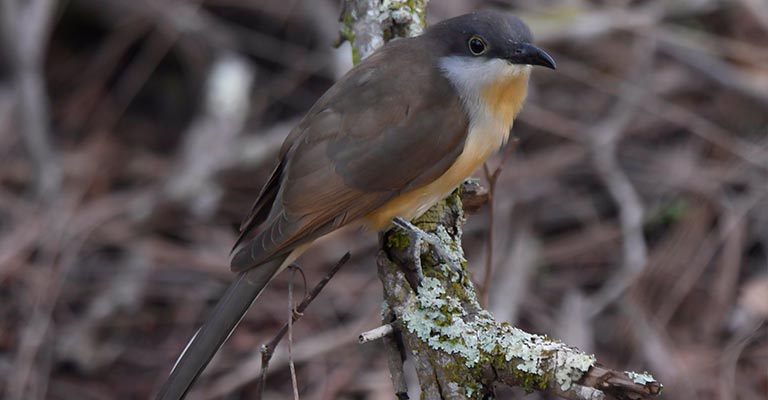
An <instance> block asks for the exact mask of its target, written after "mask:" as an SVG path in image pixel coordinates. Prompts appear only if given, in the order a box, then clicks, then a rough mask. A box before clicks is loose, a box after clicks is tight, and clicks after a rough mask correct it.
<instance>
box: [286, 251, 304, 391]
mask: <svg viewBox="0 0 768 400" xmlns="http://www.w3.org/2000/svg"><path fill="white" fill-rule="evenodd" d="M297 269H299V267H297V266H295V265H292V266H291V279H290V281H288V367H289V368H290V370H291V385H292V386H293V400H299V383H298V380H297V379H296V365H295V364H294V363H293V314H294V309H293V278H295V277H296V270H297ZM302 275H303V273H302Z"/></svg>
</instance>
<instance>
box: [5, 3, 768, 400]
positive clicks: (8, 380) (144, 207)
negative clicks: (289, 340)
mask: <svg viewBox="0 0 768 400" xmlns="http://www.w3.org/2000/svg"><path fill="white" fill-rule="evenodd" d="M433 3H434V4H432V5H431V15H430V18H432V19H441V18H444V17H447V16H451V15H456V14H459V13H462V12H465V11H468V10H471V9H475V8H479V7H504V8H508V7H510V6H512V7H513V10H514V11H515V12H516V13H518V14H521V15H523V16H525V17H526V20H527V21H529V22H530V24H531V26H532V28H533V30H534V32H535V33H536V34H537V36H538V43H539V44H540V45H541V46H542V47H544V48H546V49H547V50H549V51H550V52H551V54H552V55H553V56H554V57H555V59H557V61H558V65H559V68H558V70H557V71H556V72H548V71H537V73H536V74H535V76H534V78H533V83H532V93H531V95H530V100H529V102H528V105H527V107H526V108H525V110H524V112H523V113H522V115H521V116H520V119H519V121H518V122H517V124H516V126H515V127H514V130H513V132H514V134H515V135H516V136H517V137H518V138H519V144H518V148H517V149H516V150H515V153H514V154H513V155H512V157H511V158H510V159H509V160H508V161H507V162H506V163H505V165H504V170H503V172H502V174H501V176H500V178H499V180H498V183H497V185H496V194H495V209H494V216H495V223H494V227H495V229H494V230H495V232H494V235H493V236H492V237H493V239H494V249H495V250H494V254H493V260H494V265H493V274H494V275H493V277H492V279H489V281H490V282H492V288H491V290H490V293H489V307H490V309H491V310H492V311H493V313H494V315H495V316H496V318H497V319H499V320H508V321H511V322H513V323H515V324H517V325H518V326H520V327H522V328H524V329H526V330H529V331H532V332H539V333H548V334H549V335H550V336H553V337H556V338H559V339H562V340H563V341H565V342H567V343H569V344H571V345H576V346H579V347H580V348H581V349H583V350H586V351H590V352H594V353H595V354H596V355H597V356H598V358H599V359H600V360H601V361H602V362H603V363H605V364H606V365H609V366H611V367H615V368H617V369H628V370H641V371H642V370H648V371H650V372H652V373H653V374H654V375H655V376H656V377H657V378H658V379H659V380H660V381H661V382H663V383H665V385H666V388H665V395H664V397H665V398H669V399H722V400H728V399H745V400H765V399H766V398H767V397H768V331H767V329H766V325H765V324H764V321H765V319H766V318H768V198H767V195H766V192H768V3H765V2H764V1H761V0H731V1H726V0H697V1H693V0H690V1H683V0H680V1H665V0H645V1H629V0H622V1H612V2H608V1H602V0H592V1H588V0H572V1H562V2H560V1H534V0H520V1H509V2H505V1H488V2H482V1H458V0H454V1H443V0H436V1H434V2H433ZM0 4H2V5H3V7H2V8H0V28H2V29H0V35H2V38H3V39H4V40H3V41H2V42H0V44H2V45H3V47H2V50H3V57H2V58H0V155H1V157H2V164H1V165H2V168H0V299H1V301H0V324H1V326H2V327H3V329H2V330H0V377H2V379H0V393H2V394H3V396H4V398H7V399H14V400H22V399H23V400H27V399H43V398H46V399H110V398H120V399H130V398H146V397H147V396H148V395H149V394H150V393H152V392H153V391H154V390H157V387H158V385H159V384H160V383H161V382H162V380H163V379H164V377H165V374H166V373H167V371H168V369H169V367H170V365H171V364H172V362H173V360H174V359H175V357H176V355H177V354H178V352H179V351H180V350H181V348H182V347H183V346H184V344H185V343H186V341H187V339H188V338H189V337H190V335H191V334H192V333H193V332H194V329H195V328H196V327H197V326H198V325H199V324H200V322H201V321H202V319H203V318H204V317H205V315H206V311H207V310H208V309H209V306H210V305H211V304H212V303H213V302H214V301H215V300H216V299H217V298H218V296H219V294H220V293H221V292H222V291H223V289H224V287H225V286H226V284H227V282H228V280H229V279H230V278H231V275H230V273H229V271H228V269H227V266H226V264H227V254H228V251H229V248H230V246H231V245H232V243H233V241H234V237H235V232H236V226H237V225H238V223H239V221H240V218H242V217H243V216H244V215H245V214H246V212H247V210H248V208H249V207H250V202H251V201H252V199H253V198H254V197H255V195H256V194H257V192H258V190H259V188H260V185H261V183H262V182H263V181H264V179H265V178H266V174H267V173H268V170H269V169H270V168H271V167H272V163H273V160H274V154H275V152H276V149H277V148H278V147H279V145H280V143H281V140H282V138H283V137H284V136H285V135H286V134H287V132H288V130H289V129H290V128H291V127H292V125H293V124H295V122H296V120H297V118H299V117H300V116H301V115H302V113H303V112H304V111H305V110H307V109H308V107H310V106H311V104H312V103H313V101H314V100H315V99H316V98H317V97H318V96H319V95H320V94H322V92H323V90H324V89H325V88H327V87H328V86H329V85H331V83H332V82H333V80H334V79H335V78H337V77H338V76H340V74H341V73H343V71H344V70H346V69H347V68H348V67H349V63H350V61H349V58H350V57H349V54H348V53H349V50H348V49H347V48H344V47H342V48H341V49H339V50H334V49H332V47H331V44H332V43H333V42H334V41H336V39H337V37H338V33H337V28H338V25H337V21H336V18H337V16H338V10H337V4H336V2H335V1H330V0H328V1H325V0H322V1H321V0H295V1H290V0H281V1H278V0H268V1H263V0H259V1H247V0H209V1H193V0H190V1H183V0H178V1H174V2H169V1H149V0H137V1H120V0H71V1H67V2H61V3H60V4H59V3H57V2H54V1H49V0H30V1H17V0H0ZM49 31H50V32H49ZM38 89H42V90H38ZM435 134H439V132H436V133H435ZM499 159H500V158H497V159H496V160H494V162H496V163H498V160H499ZM394 161H395V160H393V162H394ZM493 168H495V164H493V165H492V169H493ZM478 176H479V177H481V176H482V173H479V175H478ZM488 226H489V222H488V207H487V206H486V207H485V208H483V209H481V210H480V211H479V212H478V213H477V214H475V215H473V216H471V217H470V219H469V222H468V225H467V227H466V232H465V247H466V251H467V253H468V256H469V259H470V264H471V265H472V270H473V274H474V275H473V279H474V281H475V282H477V283H481V282H483V281H484V280H483V273H484V270H485V269H484V260H485V249H486V248H487V247H486V242H487V240H488V237H489V235H488ZM375 244H376V238H375V235H374V234H371V233H364V234H360V233H359V232H346V233H340V234H337V235H335V236H334V237H333V238H331V239H330V240H327V241H325V242H324V243H322V245H321V246H318V248H317V249H315V250H314V251H313V252H312V253H311V254H310V255H309V256H308V257H305V258H304V260H303V261H302V262H301V263H300V264H301V266H302V267H303V270H304V271H305V273H306V275H307V280H308V282H309V283H308V285H310V286H311V285H313V284H314V282H316V281H317V280H318V279H319V278H320V277H321V276H322V275H324V273H325V272H326V271H327V269H328V268H330V267H331V266H332V265H333V263H334V262H335V261H336V260H337V259H338V258H339V257H341V256H342V255H343V254H344V252H346V251H347V250H348V249H349V250H352V252H353V258H352V260H351V261H350V262H349V264H348V265H346V266H345V267H344V268H343V269H342V271H341V272H340V273H339V274H338V275H337V276H336V277H335V278H334V280H333V281H331V283H330V284H329V285H328V286H327V287H326V288H325V290H324V291H323V293H321V294H320V296H319V297H318V298H317V300H315V302H314V303H313V304H312V305H311V306H310V307H309V309H308V310H307V312H306V315H305V316H304V317H303V318H302V320H301V321H300V322H299V323H298V324H297V325H296V326H295V327H294V329H295V331H294V333H293V336H294V346H293V358H294V360H295V362H296V368H297V374H298V382H299V388H300V392H301V396H302V398H303V399H335V398H346V399H363V398H365V399H389V398H391V397H392V383H391V382H390V380H389V376H388V369H387V365H386V355H385V354H384V352H383V349H382V348H381V346H380V344H379V343H371V344H366V345H358V344H356V339H357V335H358V334H359V333H360V332H362V331H365V330H367V329H370V328H373V327H375V326H376V325H378V324H379V318H380V317H379V312H380V305H381V298H382V297H381V288H380V283H379V282H378V280H377V278H376V273H375V269H374V259H373V252H374V250H375ZM289 275H290V274H284V276H282V277H281V278H280V279H279V280H278V281H277V282H275V283H274V284H273V285H272V287H271V288H270V289H269V290H268V291H267V293H266V294H265V295H263V296H262V297H261V299H260V301H259V302H258V303H257V305H256V306H255V307H254V308H253V310H252V312H251V313H249V315H248V316H247V317H246V319H245V320H244V321H243V323H242V324H241V326H240V328H239V329H238V330H237V331H236V332H235V334H234V335H233V336H232V338H231V339H230V340H229V342H228V343H227V344H226V345H225V346H224V348H223V349H222V351H221V354H220V356H219V357H217V359H215V360H214V363H213V364H212V365H211V367H210V368H209V371H208V373H207V374H206V375H205V376H204V377H203V379H202V380H201V381H200V382H199V384H198V386H197V391H196V392H194V395H195V396H197V397H196V398H222V397H226V398H231V399H237V398H253V395H254V394H255V393H256V392H257V390H258V388H257V385H256V384H255V383H254V382H256V381H257V380H258V379H257V378H258V375H259V364H260V359H259V353H258V347H259V345H260V344H262V343H264V342H266V341H267V340H269V339H270V338H271V337H272V335H274V333H275V332H276V330H277V329H279V327H280V326H281V325H282V323H283V322H284V321H285V320H286V318H287V281H288V277H289ZM297 284H299V286H298V289H297V292H299V293H297V296H298V295H300V294H301V293H300V292H301V290H302V289H301V284H302V283H301V282H300V281H299V282H297ZM287 365H288V364H287V357H286V353H285V351H284V350H283V349H282V348H280V349H278V352H277V353H276V355H275V358H274V359H273V361H272V364H271V367H270V370H271V375H270V377H269V381H268V387H267V388H266V398H268V399H282V398H286V399H287V398H291V396H292V395H291V389H290V378H289V372H288V368H287ZM411 386H412V387H416V386H417V385H413V384H412V385H411ZM499 396H500V398H510V397H511V394H510V393H508V392H500V393H499ZM536 396H537V395H536V394H533V395H530V397H528V398H531V399H535V398H536Z"/></svg>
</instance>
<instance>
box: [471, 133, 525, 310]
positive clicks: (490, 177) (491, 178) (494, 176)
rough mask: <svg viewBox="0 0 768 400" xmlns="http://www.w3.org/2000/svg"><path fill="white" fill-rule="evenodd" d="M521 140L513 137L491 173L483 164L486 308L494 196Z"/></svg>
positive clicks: (483, 296) (482, 299) (482, 298)
mask: <svg viewBox="0 0 768 400" xmlns="http://www.w3.org/2000/svg"><path fill="white" fill-rule="evenodd" d="M519 145H520V139H519V138H517V137H513V138H512V139H511V143H510V144H509V145H508V146H507V148H506V150H505V151H504V154H503V155H502V156H501V162H500V163H499V165H498V166H497V167H496V169H495V170H494V171H493V173H491V171H490V169H489V168H488V163H485V164H483V172H484V173H485V179H486V180H487V181H488V240H487V241H486V249H485V275H484V276H483V284H482V285H481V286H480V303H481V304H482V305H483V306H484V307H487V306H488V294H489V293H490V287H489V286H490V285H491V276H492V275H493V240H494V235H493V232H494V227H495V226H496V224H495V222H494V221H495V220H496V217H495V215H494V211H495V207H494V201H493V195H494V193H496V183H497V182H498V180H499V176H501V171H503V170H504V164H506V163H507V161H508V160H509V158H510V157H511V156H512V153H514V151H515V150H516V149H517V148H518V147H519Z"/></svg>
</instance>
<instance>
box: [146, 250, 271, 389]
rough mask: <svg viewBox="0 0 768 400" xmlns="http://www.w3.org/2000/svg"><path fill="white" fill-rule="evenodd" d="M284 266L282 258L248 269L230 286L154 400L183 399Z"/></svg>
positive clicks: (190, 342) (188, 345)
mask: <svg viewBox="0 0 768 400" xmlns="http://www.w3.org/2000/svg"><path fill="white" fill-rule="evenodd" d="M283 264H284V258H283V257H280V258H279V259H277V260H273V261H270V262H269V263H267V264H263V265H259V266H258V267H256V268H251V269H249V270H247V271H244V272H242V273H240V275H238V277H237V279H236V280H235V281H234V282H232V284H231V285H229V288H228V289H227V291H226V292H225V293H224V296H223V297H222V298H221V300H219V303H218V304H216V308H215V309H214V310H213V312H212V315H211V316H210V317H209V319H208V321H206V322H205V324H203V326H202V327H201V328H200V329H199V330H198V331H197V333H196V334H195V336H193V337H192V340H190V341H189V344H187V347H186V348H185V349H184V352H183V353H182V354H181V356H180V357H179V359H178V360H177V361H176V365H175V366H174V367H173V370H172V371H171V375H170V376H169V377H168V380H167V381H165V384H164V385H163V387H162V388H161V389H160V393H159V394H158V395H157V397H156V399H157V400H179V399H183V398H184V396H185V395H186V394H187V391H188V390H189V388H190V387H191V386H192V384H193V383H194V382H195V379H197V377H198V375H200V373H201V372H202V371H203V369H205V367H206V365H208V362H209V361H211V358H212V357H213V355H214V354H216V352H217V351H218V350H219V347H221V345H222V344H223V343H224V341H226V340H227V338H229V335H230V334H231V333H232V330H234V329H235V327H236V326H237V324H238V323H239V322H240V320H241V319H242V318H243V315H245V312H246V311H248V308H249V307H250V306H251V304H252V303H253V301H254V300H256V298H257V297H258V296H259V294H261V292H262V291H263V290H264V287H266V286H267V284H268V283H269V281H271V280H272V278H273V277H274V276H275V275H277V273H278V272H279V271H280V269H281V268H280V267H281V266H282V265H283Z"/></svg>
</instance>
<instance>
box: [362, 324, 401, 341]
mask: <svg viewBox="0 0 768 400" xmlns="http://www.w3.org/2000/svg"><path fill="white" fill-rule="evenodd" d="M394 331H395V329H394V328H393V327H392V324H386V325H382V326H380V327H378V328H374V329H371V330H370V331H367V332H363V333H361V334H360V336H358V338H357V340H358V342H360V344H365V343H368V342H372V341H374V340H378V339H381V338H383V337H385V336H389V335H391V334H392V332H394Z"/></svg>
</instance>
